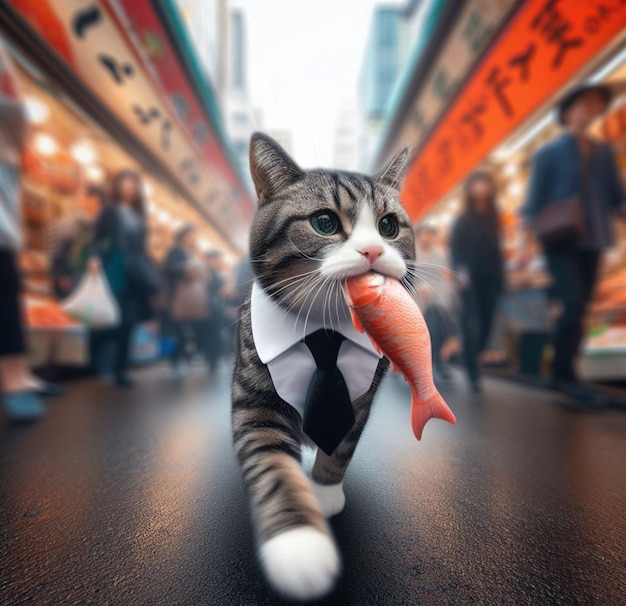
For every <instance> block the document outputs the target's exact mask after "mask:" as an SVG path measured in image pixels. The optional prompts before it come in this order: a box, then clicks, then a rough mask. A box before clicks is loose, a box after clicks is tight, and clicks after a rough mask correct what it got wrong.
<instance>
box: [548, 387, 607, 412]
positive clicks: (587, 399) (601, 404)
mask: <svg viewBox="0 0 626 606" xmlns="http://www.w3.org/2000/svg"><path fill="white" fill-rule="evenodd" d="M557 391H559V392H560V393H562V394H564V395H566V396H567V401H566V402H565V403H564V406H565V408H567V409H568V410H575V411H577V412H582V411H592V410H605V409H607V408H609V407H610V406H611V402H610V400H609V398H607V397H606V396H605V395H604V394H602V393H600V392H599V391H596V390H595V389H593V388H591V387H589V386H588V385H583V384H582V383H577V382H571V383H562V384H561V385H559V387H558V389H557Z"/></svg>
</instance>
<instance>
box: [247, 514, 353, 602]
mask: <svg viewBox="0 0 626 606" xmlns="http://www.w3.org/2000/svg"><path fill="white" fill-rule="evenodd" d="M259 558H260V560H261V564H262V566H263V569H264V570H265V575H266V577H267V579H268V581H269V582H270V584H271V585H272V586H273V587H274V589H276V591H278V592H279V593H281V594H282V595H283V596H285V597H286V598H290V599H295V600H312V599H315V598H320V597H322V596H324V595H326V594H327V593H329V592H330V591H331V590H332V588H333V587H334V585H335V581H336V580H337V577H338V576H339V573H340V572H341V560H340V558H339V554H338V553H337V548H336V547H335V544H334V542H333V540H332V539H331V538H330V537H329V536H328V535H326V534H324V533H322V532H320V531H319V530H316V529H315V528H312V527H311V526H300V527H298V528H294V529H292V530H287V531H286V532H283V533H281V534H278V535H276V536H275V537H272V538H271V539H269V541H266V542H265V543H263V544H262V545H261V547H260V549H259Z"/></svg>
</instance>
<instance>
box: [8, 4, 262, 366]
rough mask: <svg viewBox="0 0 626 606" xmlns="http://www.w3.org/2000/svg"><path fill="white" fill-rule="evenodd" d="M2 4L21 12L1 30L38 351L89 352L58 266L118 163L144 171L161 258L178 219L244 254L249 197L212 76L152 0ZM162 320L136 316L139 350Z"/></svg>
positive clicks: (58, 355) (42, 356) (231, 252)
mask: <svg viewBox="0 0 626 606" xmlns="http://www.w3.org/2000/svg"><path fill="white" fill-rule="evenodd" d="M3 4H7V5H9V6H8V7H7V8H8V9H9V10H10V11H11V12H10V18H8V19H7V20H6V21H5V20H4V19H3V23H2V25H3V29H2V30H0V36H2V40H3V43H4V44H5V45H6V46H7V48H8V50H9V52H10V54H12V56H13V59H14V63H15V65H16V70H17V79H18V87H19V91H20V95H21V97H22V99H23V102H24V105H25V109H26V114H27V118H28V122H29V131H28V137H27V142H26V145H25V149H24V153H23V158H22V168H23V179H22V186H23V214H24V235H25V243H26V246H25V249H24V251H23V253H22V255H21V259H20V261H21V265H22V270H23V273H24V276H25V280H24V285H25V301H26V312H27V313H26V316H27V323H28V326H29V329H30V335H31V339H30V342H31V350H32V360H33V363H34V364H45V363H58V364H63V365H67V364H69V365H77V366H81V365H84V364H85V363H86V362H87V361H88V338H87V330H86V328H85V327H84V326H81V325H79V324H78V323H76V322H75V321H74V320H73V319H72V318H70V317H69V316H67V314H65V313H64V312H63V310H62V309H61V307H60V306H59V303H58V300H57V299H56V298H55V292H54V291H55V289H54V283H53V282H54V280H53V271H52V267H51V266H52V262H53V258H54V253H55V250H56V249H57V248H58V246H59V243H60V242H61V241H63V239H64V238H67V237H68V236H70V235H74V234H75V233H76V230H77V228H78V229H80V228H79V226H80V225H81V224H82V223H89V222H91V221H93V219H94V217H95V215H96V213H97V212H98V209H99V203H100V201H99V199H98V197H97V196H96V195H94V194H95V193H97V191H98V190H101V191H105V192H106V187H107V183H108V181H109V179H110V177H111V176H112V175H114V174H115V173H116V172H117V171H118V170H120V169H124V168H130V169H133V170H136V171H137V172H139V173H140V174H141V176H142V179H143V182H144V186H145V196H146V199H147V203H148V208H147V210H148V223H149V228H150V240H149V248H150V252H151V254H152V256H153V257H154V259H155V260H156V261H159V260H161V259H162V258H163V257H164V255H165V254H166V252H167V249H168V248H169V246H170V245H171V243H172V240H173V236H174V233H175V232H176V230H177V229H178V228H179V227H180V226H182V225H184V224H192V225H194V226H196V228H197V231H198V235H199V246H200V247H201V248H202V249H203V250H208V249H212V248H219V249H221V250H222V251H224V253H225V257H226V259H227V261H228V262H230V263H232V262H234V261H235V260H236V259H237V258H238V257H239V256H240V255H241V254H242V253H243V252H244V250H245V248H244V238H245V234H246V232H247V226H248V223H249V220H250V217H251V215H252V211H253V207H252V201H251V199H250V196H249V193H248V191H247V189H246V186H245V184H244V182H243V180H242V179H241V177H240V175H239V174H238V172H237V169H236V168H235V166H234V163H232V161H231V156H230V151H229V149H228V147H227V144H226V143H225V140H224V138H223V136H222V135H221V132H220V128H221V126H220V124H219V123H216V119H217V118H218V115H217V114H216V113H215V112H214V110H211V108H210V107H209V100H207V98H206V94H207V90H209V89H208V88H205V89H204V91H201V92H198V90H197V83H196V82H192V81H191V80H192V77H191V76H189V74H188V72H186V71H185V69H184V66H183V64H182V60H181V57H180V55H179V53H178V51H177V50H176V49H174V48H173V45H172V41H171V39H170V38H169V37H168V33H167V28H166V26H165V25H163V24H162V23H161V21H160V20H159V19H160V17H159V16H158V15H157V14H156V13H155V12H154V10H153V9H152V8H150V3H149V2H129V3H118V2H116V3H108V2H101V3H94V2H89V3H87V2H70V3H68V2H62V1H49V2H40V3H30V2H21V1H17V0H16V1H15V2H9V3H3ZM124 4H127V5H128V6H124ZM3 10H4V8H3ZM126 11H127V12H126ZM7 16H9V13H7ZM131 17H132V18H133V19H134V24H133V27H132V31H131V29H129V28H128V24H129V23H130V21H129V19H130V18H131ZM125 24H126V25H125ZM16 28H20V29H19V31H20V35H19V36H17V35H16ZM81 28H83V29H81ZM142 28H144V30H142ZM99 30H102V31H101V32H100V34H99V35H100V36H101V37H98V35H96V32H98V31H99ZM87 32H89V33H90V38H89V40H87V35H86V34H87ZM142 33H143V34H145V35H144V36H143V37H142V36H141V34H142ZM86 40H87V42H88V44H84V42H85V41H86ZM148 44H151V45H152V47H153V52H152V54H150V53H149V50H150V49H149V48H148V46H147V45H148ZM77 45H78V46H80V49H78V48H77ZM154 49H156V50H154ZM42 51H44V52H47V53H48V55H47V57H42V55H41V52H42ZM157 51H158V52H157ZM192 59H193V58H192ZM90 61H92V62H96V63H95V64H94V63H92V62H90ZM96 66H97V69H98V71H95V69H96ZM70 68H71V69H70ZM60 72H63V73H62V74H61V77H60V76H59V73H60ZM63 77H68V78H70V79H72V81H73V86H70V87H68V86H66V85H65V83H64V81H63ZM125 79H128V81H129V82H128V83H126V82H124V80H125ZM116 81H119V82H117V85H116ZM131 83H132V85H131ZM205 85H206V83H205ZM73 90H78V91H79V92H80V94H78V95H77V96H73V95H72V94H71V93H72V92H73ZM209 92H210V91H209ZM211 103H213V105H215V100H212V101H211ZM143 108H145V111H144V109H143ZM157 332H158V331H157V326H156V325H155V324H148V325H145V326H142V327H140V329H139V330H138V331H137V334H136V335H135V346H134V350H133V351H134V358H135V361H144V360H148V359H151V358H154V357H155V356H156V355H157V354H158V340H157Z"/></svg>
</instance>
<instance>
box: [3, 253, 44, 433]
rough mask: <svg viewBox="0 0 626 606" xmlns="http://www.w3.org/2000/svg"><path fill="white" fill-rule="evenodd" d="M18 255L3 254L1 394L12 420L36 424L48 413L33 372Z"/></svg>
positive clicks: (6, 410)
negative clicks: (22, 301) (26, 336)
mask: <svg viewBox="0 0 626 606" xmlns="http://www.w3.org/2000/svg"><path fill="white" fill-rule="evenodd" d="M19 293H20V280H19V274H18V271H17V264H16V259H15V255H14V254H13V253H11V252H9V251H0V335H2V338H1V339H0V394H1V395H2V407H3V409H4V411H5V413H6V415H7V416H8V417H9V419H11V420H12V421H34V420H36V419H38V418H39V417H41V416H42V415H43V413H44V411H45V409H44V405H43V403H42V401H41V400H40V398H39V397H38V396H37V393H36V392H37V390H39V389H40V388H41V381H40V380H39V379H37V377H35V376H33V374H32V373H31V372H30V368H29V365H28V359H27V357H26V343H25V339H24V328H23V323H22V313H21V305H20V299H19Z"/></svg>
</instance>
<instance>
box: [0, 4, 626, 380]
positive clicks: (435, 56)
mask: <svg viewBox="0 0 626 606" xmlns="http://www.w3.org/2000/svg"><path fill="white" fill-rule="evenodd" d="M544 5H545V6H544ZM1 6H2V21H1V23H0V26H1V30H0V34H1V36H2V41H3V44H4V45H5V46H6V48H7V50H8V53H9V54H10V56H11V59H12V62H13V64H14V65H15V75H16V77H17V85H18V88H19V91H20V95H21V98H22V100H23V104H24V106H25V109H26V113H27V119H28V126H29V128H28V133H27V136H26V140H25V143H24V148H23V153H22V164H21V180H22V194H21V195H22V198H23V199H22V213H23V217H24V241H25V246H24V249H23V250H22V251H21V252H20V256H19V261H20V268H21V269H22V270H23V272H24V274H25V277H26V279H25V282H24V288H25V301H26V308H27V322H28V329H29V338H30V342H31V355H32V364H34V365H42V364H50V363H54V364H57V365H64V366H65V365H85V364H88V363H89V360H88V356H87V351H88V347H86V343H87V339H86V337H85V335H83V336H82V337H81V329H80V327H79V326H76V325H75V324H74V323H73V322H72V321H71V320H70V319H69V318H64V317H63V314H62V313H61V312H60V310H59V308H58V305H57V302H58V301H55V297H54V292H55V285H54V279H55V278H54V276H53V273H54V272H53V265H54V263H53V259H54V258H55V254H57V253H58V247H59V246H60V244H61V242H62V241H63V240H64V239H67V238H68V237H70V236H72V235H73V232H72V230H73V229H74V228H75V224H74V223H75V221H74V220H75V219H77V218H80V219H84V220H85V221H86V222H89V221H93V220H94V218H95V216H96V215H97V213H98V210H99V205H98V199H97V198H98V195H101V194H102V192H104V194H105V195H106V189H107V184H108V183H109V181H110V179H111V178H112V176H113V175H114V174H115V173H116V172H117V171H119V170H121V169H124V168H131V169H133V170H136V171H138V173H139V174H140V175H141V181H142V188H143V192H144V194H145V199H146V220H147V226H148V234H149V235H148V238H149V240H148V248H149V252H150V255H151V257H152V258H153V259H154V260H155V261H156V262H157V263H162V262H163V260H164V259H165V256H166V253H167V251H168V250H169V249H170V247H171V246H172V243H173V241H174V238H175V234H176V231H177V229H179V228H180V227H182V226H184V225H187V224H191V225H193V226H194V227H195V228H196V242H195V246H196V250H197V251H199V252H201V253H202V252H206V251H209V250H212V249H219V250H220V251H221V252H222V253H223V255H222V256H221V259H220V265H221V271H222V272H223V273H224V278H225V279H226V282H227V283H226V287H225V293H226V295H225V296H234V293H233V290H234V287H235V285H234V282H233V281H234V277H233V268H234V266H235V263H236V262H237V261H238V260H239V259H240V258H241V257H242V256H243V255H245V253H246V249H247V232H248V227H249V224H250V221H251V217H252V215H253V213H254V208H255V204H256V201H255V195H254V192H253V188H252V184H251V180H250V177H249V174H248V145H249V138H250V135H251V134H252V132H254V131H255V130H262V131H264V132H266V133H268V134H270V135H271V136H273V137H274V138H275V139H276V140H277V141H278V142H279V143H281V144H282V145H283V146H284V147H285V149H286V150H287V151H288V152H290V153H291V154H293V155H294V157H295V158H296V159H297V161H298V162H300V163H301V164H302V165H303V166H305V167H315V166H323V167H335V168H340V169H346V170H358V171H364V172H367V171H370V172H372V171H375V170H377V169H379V168H380V167H381V166H382V165H383V164H384V162H385V161H386V160H388V159H389V158H390V157H391V155H393V154H394V153H396V152H397V151H398V150H399V149H401V148H402V147H403V146H405V145H409V146H410V148H411V149H412V152H413V156H412V160H411V166H410V169H409V171H408V177H407V182H406V185H405V188H404V191H403V195H402V199H403V202H404V204H405V206H406V208H407V210H408V211H409V214H410V215H411V218H412V220H413V221H414V223H415V224H416V225H418V224H423V223H424V222H426V223H427V224H428V225H430V226H431V227H434V228H435V229H436V233H437V238H438V239H440V244H441V245H442V246H444V247H445V246H446V244H447V237H448V233H449V230H450V228H451V226H452V225H453V223H454V220H455V218H456V217H457V216H458V213H459V212H460V210H461V208H462V200H461V198H462V196H461V185H462V183H463V180H464V179H465V177H467V175H468V174H469V173H470V172H471V171H473V170H475V169H477V168H479V167H482V168H486V169H488V170H489V171H490V172H491V174H492V175H493V177H494V179H495V181H496V183H497V187H498V192H499V196H498V205H499V211H500V214H501V223H502V226H503V248H504V252H505V257H506V259H507V260H509V261H510V263H509V265H508V266H507V274H508V276H507V277H508V279H509V282H510V284H511V286H512V289H513V290H514V291H519V292H520V296H519V297H517V299H516V298H515V297H513V298H512V300H509V301H507V302H506V305H504V308H505V311H506V310H508V315H507V316H506V317H504V318H501V317H499V318H497V319H496V323H497V326H496V328H497V330H496V333H497V335H496V336H495V337H494V339H495V340H494V342H493V343H492V344H491V346H490V348H491V350H492V351H493V357H494V359H495V360H496V361H497V362H498V363H502V364H505V365H507V366H509V367H510V370H512V371H516V370H518V369H519V367H520V364H521V362H520V359H519V357H520V352H519V348H520V347H523V348H524V347H526V348H527V347H530V349H532V350H533V351H532V352H530V353H528V354H527V355H530V356H531V358H533V359H531V360H528V361H526V362H525V364H526V365H527V366H528V367H529V369H530V370H532V372H534V373H536V372H539V371H538V370H537V369H538V367H540V366H541V364H544V365H545V364H547V363H548V362H549V360H547V359H546V358H545V356H548V358H549V355H550V352H549V350H545V351H544V347H543V345H542V342H543V340H545V335H544V334H543V333H545V332H546V331H545V330H544V328H543V327H544V325H545V323H546V322H547V321H548V320H547V319H546V318H547V316H546V314H547V313H548V310H547V309H542V308H541V307H542V306H541V305H537V304H536V303H537V302H536V301H534V302H533V295H532V291H533V290H535V289H537V288H539V289H541V288H543V287H544V286H545V284H546V282H547V281H548V278H547V277H546V275H545V272H543V271H542V269H541V267H542V266H541V263H539V264H536V267H535V269H532V268H531V267H524V268H523V270H522V269H519V268H518V267H517V265H516V264H515V263H514V262H513V260H514V259H515V258H516V252H518V251H519V249H520V247H521V232H522V222H521V220H520V218H519V214H518V210H519V207H520V205H521V203H522V200H523V198H524V194H525V191H526V184H527V180H528V176H529V166H530V161H531V157H532V154H533V153H534V152H535V151H536V150H537V149H538V148H539V147H540V146H541V145H543V144H544V143H545V142H547V141H549V140H550V139H551V138H553V137H554V136H555V135H556V134H557V133H558V131H559V127H558V124H557V121H556V117H555V112H554V107H555V104H556V103H557V101H558V100H559V98H560V96H561V95H562V93H563V91H565V90H567V89H568V88H569V87H571V86H572V85H573V84H575V83H579V82H582V81H592V82H595V83H610V82H613V81H620V80H622V79H623V78H624V77H625V76H626V54H625V53H624V49H623V42H624V40H623V36H624V32H623V26H624V13H623V8H622V7H621V4H620V3H615V2H614V3H606V4H602V3H592V2H577V3H576V11H573V13H572V12H571V11H569V12H566V11H565V8H564V3H562V2H561V3H559V2H553V3H545V2H541V1H539V0H536V1H535V2H532V1H525V2H524V1H511V0H475V1H472V0H470V1H467V2H445V1H436V0H422V1H418V0H415V1H409V2H404V3H402V2H401V3H385V4H380V3H377V2H374V1H367V2H364V1H358V2H357V1H356V0H352V1H348V0H346V1H345V2H339V3H337V2H331V1H330V0H323V1H321V2H316V3H292V2H285V1H281V0H267V1H264V2H253V1H252V0H250V1H246V0H239V1H234V0H232V1H226V0H221V1H218V0H207V1H205V0H198V1H193V0H180V1H175V0H158V1H154V2H150V1H148V0H145V1H144V0H138V1H133V2H125V1H123V0H117V1H111V2H108V1H102V2H87V1H85V2H75V1H73V2H69V1H67V2H64V1H62V0H58V1H57V0H42V1H40V2H31V1H28V0H14V1H5V2H2V3H1ZM593 136H595V137H597V138H599V139H601V140H603V141H606V142H609V143H610V144H611V146H613V148H614V150H615V153H616V155H617V158H618V161H619V165H620V167H621V170H622V178H626V176H625V175H626V105H625V104H624V98H623V96H617V97H616V98H615V99H614V100H613V103H612V106H611V109H610V111H607V112H606V113H605V114H604V115H603V116H602V117H601V119H598V120H596V121H595V123H594V125H593ZM99 190H100V194H99V193H98V192H99ZM94 192H96V193H95V194H94ZM94 196H95V198H94ZM616 229H618V228H617V227H616ZM618 231H619V233H618V234H617V239H616V240H615V242H614V246H613V247H612V248H611V250H610V251H609V253H608V255H607V256H606V259H605V262H604V265H603V271H602V277H601V279H600V280H599V284H598V288H597V289H596V292H595V296H594V299H593V302H592V305H591V306H590V308H589V310H588V314H589V315H588V318H587V320H588V321H587V322H586V326H587V327H588V332H589V335H590V339H589V340H588V341H587V342H586V345H585V349H584V352H583V356H582V360H581V366H582V370H583V372H584V374H585V376H586V377H587V378H590V379H604V380H620V379H623V374H624V373H623V369H624V368H625V366H624V365H625V364H626V349H625V348H626V298H625V297H626V295H625V294H624V293H626V288H625V286H626V266H625V259H626V256H625V250H626V235H625V234H624V233H623V230H621V231H620V230H619V229H618ZM516 268H517V270H516ZM57 290H58V289H57ZM529 293H530V294H529ZM57 299H58V297H57ZM503 313H504V312H503ZM528 316H532V317H528ZM59 324H62V325H59ZM524 332H528V333H532V335H531V337H528V339H526V340H524V336H523V333H524ZM537 333H539V336H537ZM51 338H53V339H54V342H55V344H54V347H52V346H51ZM512 339H513V340H514V341H515V343H513V342H512ZM529 339H530V340H529ZM521 341H523V344H520V343H521ZM527 341H528V342H527ZM161 345H162V344H161V343H160V337H159V330H158V326H157V325H156V323H155V322H148V323H145V324H141V325H140V326H139V327H138V328H137V330H135V333H134V337H133V345H132V353H131V357H132V359H133V360H134V361H136V362H145V361H148V360H149V359H154V358H157V357H159V356H160V355H161V353H162V346H161ZM546 360H547V361H546ZM533 369H534V370H533Z"/></svg>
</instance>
